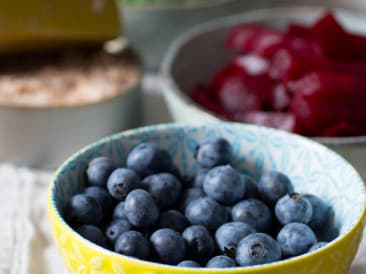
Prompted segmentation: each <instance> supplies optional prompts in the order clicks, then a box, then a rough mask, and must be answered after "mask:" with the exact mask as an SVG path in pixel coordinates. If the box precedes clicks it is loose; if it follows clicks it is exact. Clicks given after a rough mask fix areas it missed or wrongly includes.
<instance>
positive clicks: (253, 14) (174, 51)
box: [160, 6, 366, 145]
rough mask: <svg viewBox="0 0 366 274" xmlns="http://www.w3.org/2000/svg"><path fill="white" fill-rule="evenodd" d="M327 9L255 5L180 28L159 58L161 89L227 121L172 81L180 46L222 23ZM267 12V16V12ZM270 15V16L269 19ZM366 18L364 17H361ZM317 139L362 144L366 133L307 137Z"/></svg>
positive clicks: (353, 13)
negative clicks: (348, 135)
mask: <svg viewBox="0 0 366 274" xmlns="http://www.w3.org/2000/svg"><path fill="white" fill-rule="evenodd" d="M326 10H328V8H326V7H323V6H298V7H276V8H271V9H265V8H264V9H257V10H251V11H246V12H242V13H240V14H235V15H230V16H225V17H222V18H219V19H214V20H210V21H208V22H205V23H201V24H198V25H196V26H195V27H193V28H191V29H189V30H188V31H186V32H184V33H183V34H181V35H180V36H178V38H177V39H175V40H174V41H173V42H172V44H171V45H170V47H169V48H168V50H167V53H166V55H165V57H164V59H163V61H162V65H161V69H160V73H161V76H162V77H161V78H162V79H161V84H162V86H163V88H162V91H163V93H165V94H166V93H172V94H173V95H174V97H176V100H179V101H181V102H182V103H183V104H184V105H186V106H187V107H190V108H192V109H194V110H195V111H199V112H201V113H204V114H205V115H208V116H209V117H210V118H211V119H215V120H218V121H228V122H230V120H225V119H223V118H220V117H218V116H217V115H216V114H215V113H213V112H212V111H210V110H207V109H205V108H204V107H202V106H200V105H199V104H197V103H196V102H194V101H193V100H192V99H191V98H190V97H189V96H188V95H187V93H185V92H184V91H182V90H181V89H180V88H179V87H178V85H177V84H176V82H175V81H174V77H173V75H172V68H173V64H174V61H175V59H176V57H177V55H178V53H179V52H180V50H181V49H182V48H183V47H184V46H185V45H186V44H187V43H189V42H191V41H192V40H193V39H194V38H197V37H199V36H201V35H202V34H204V33H207V32H210V31H214V30H215V29H217V28H222V27H225V26H233V25H235V24H240V23H251V22H255V21H260V20H275V19H274V18H277V17H278V18H279V17H281V16H282V17H283V18H284V19H285V20H287V17H286V15H288V14H293V13H294V12H300V13H303V12H306V13H314V12H316V13H320V12H324V11H326ZM333 10H335V11H336V12H342V13H347V14H351V15H352V16H357V17H360V18H361V15H359V14H357V13H356V12H354V11H350V10H345V9H337V8H336V9H333ZM269 12H270V14H271V15H270V16H269V17H268V14H269ZM271 18H272V19H271ZM365 22H366V20H365ZM311 138H313V139H315V140H317V141H318V142H320V143H322V144H325V145H355V144H364V143H366V135H362V136H350V137H311Z"/></svg>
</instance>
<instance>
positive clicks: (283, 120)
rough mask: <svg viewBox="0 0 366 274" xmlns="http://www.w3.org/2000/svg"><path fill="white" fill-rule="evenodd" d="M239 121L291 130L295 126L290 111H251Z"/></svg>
mask: <svg viewBox="0 0 366 274" xmlns="http://www.w3.org/2000/svg"><path fill="white" fill-rule="evenodd" d="M241 121H242V122H246V123H251V124H256V125H261V126H266V127H272V128H278V129H282V130H286V131H293V130H294V127H295V117H294V115H293V114H291V113H281V112H264V111H252V112H249V113H247V114H246V115H245V116H244V117H243V118H242V120H241Z"/></svg>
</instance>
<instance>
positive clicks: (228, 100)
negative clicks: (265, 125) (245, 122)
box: [210, 60, 275, 113]
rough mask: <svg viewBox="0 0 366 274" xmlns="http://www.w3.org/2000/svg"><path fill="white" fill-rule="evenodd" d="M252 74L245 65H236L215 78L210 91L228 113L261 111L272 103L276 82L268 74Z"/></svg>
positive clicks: (227, 68) (219, 73) (232, 65)
mask: <svg viewBox="0 0 366 274" xmlns="http://www.w3.org/2000/svg"><path fill="white" fill-rule="evenodd" d="M236 62H238V60H237V61H236ZM242 63H243V62H242ZM248 63H249V62H248ZM252 73H253V72H248V71H247V70H246V67H245V65H244V64H242V66H238V65H237V64H235V63H234V64H231V65H229V66H227V67H225V68H224V69H222V70H221V71H219V72H218V73H217V74H216V75H215V77H214V78H213V81H212V82H211V85H210V89H212V90H213V91H214V93H215V94H216V96H217V98H218V100H219V101H220V102H221V105H222V107H223V109H224V110H225V111H226V112H228V113H244V112H247V111H253V110H259V109H261V108H262V107H265V106H266V105H269V104H270V103H271V102H272V99H273V89H274V88H275V82H274V81H273V80H272V79H271V78H270V77H269V75H268V74H267V73H259V74H252Z"/></svg>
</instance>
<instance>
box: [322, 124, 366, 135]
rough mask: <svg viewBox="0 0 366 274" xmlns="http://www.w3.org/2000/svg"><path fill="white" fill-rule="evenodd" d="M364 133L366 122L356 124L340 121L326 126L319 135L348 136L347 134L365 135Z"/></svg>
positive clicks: (365, 131) (365, 132)
mask: <svg viewBox="0 0 366 274" xmlns="http://www.w3.org/2000/svg"><path fill="white" fill-rule="evenodd" d="M365 135H366V124H364V125H356V124H351V123H349V122H346V121H342V122H340V123H337V124H334V125H332V126H330V127H329V128H327V129H326V130H325V131H324V132H323V133H322V134H321V135H320V136H322V137H348V136H365Z"/></svg>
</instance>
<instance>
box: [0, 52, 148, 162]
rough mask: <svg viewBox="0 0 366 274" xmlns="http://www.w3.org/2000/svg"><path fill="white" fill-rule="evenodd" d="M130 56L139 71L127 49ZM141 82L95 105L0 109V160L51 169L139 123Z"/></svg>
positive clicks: (137, 63)
mask: <svg viewBox="0 0 366 274" xmlns="http://www.w3.org/2000/svg"><path fill="white" fill-rule="evenodd" d="M114 54H115V55H116V58H120V57H119V56H121V57H122V56H123V58H129V59H128V60H129V61H131V62H135V63H136V66H138V67H140V61H139V57H138V56H137V55H136V53H135V52H134V51H133V50H132V49H129V48H128V49H127V48H125V49H123V50H120V51H118V52H116V53H114ZM140 97H141V95H140V82H138V83H136V86H135V87H133V88H132V89H131V90H128V91H125V92H122V93H120V94H118V95H116V96H115V97H113V98H110V99H106V100H103V101H100V102H96V103H88V104H82V105H79V106H65V107H27V106H25V107H24V106H11V105H0V161H1V162H11V163H14V164H17V165H26V166H30V167H34V168H43V169H48V168H55V167H57V166H58V165H59V164H60V163H61V162H62V161H64V160H65V159H66V158H67V157H68V156H69V155H71V154H72V153H73V152H74V151H77V150H78V149H80V148H81V147H83V146H85V145H87V144H89V143H90V142H94V141H96V140H98V139H100V138H102V137H105V136H107V135H110V134H113V133H116V132H119V131H122V130H125V129H129V128H132V127H136V126H138V125H139V124H140V113H141V111H140Z"/></svg>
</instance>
